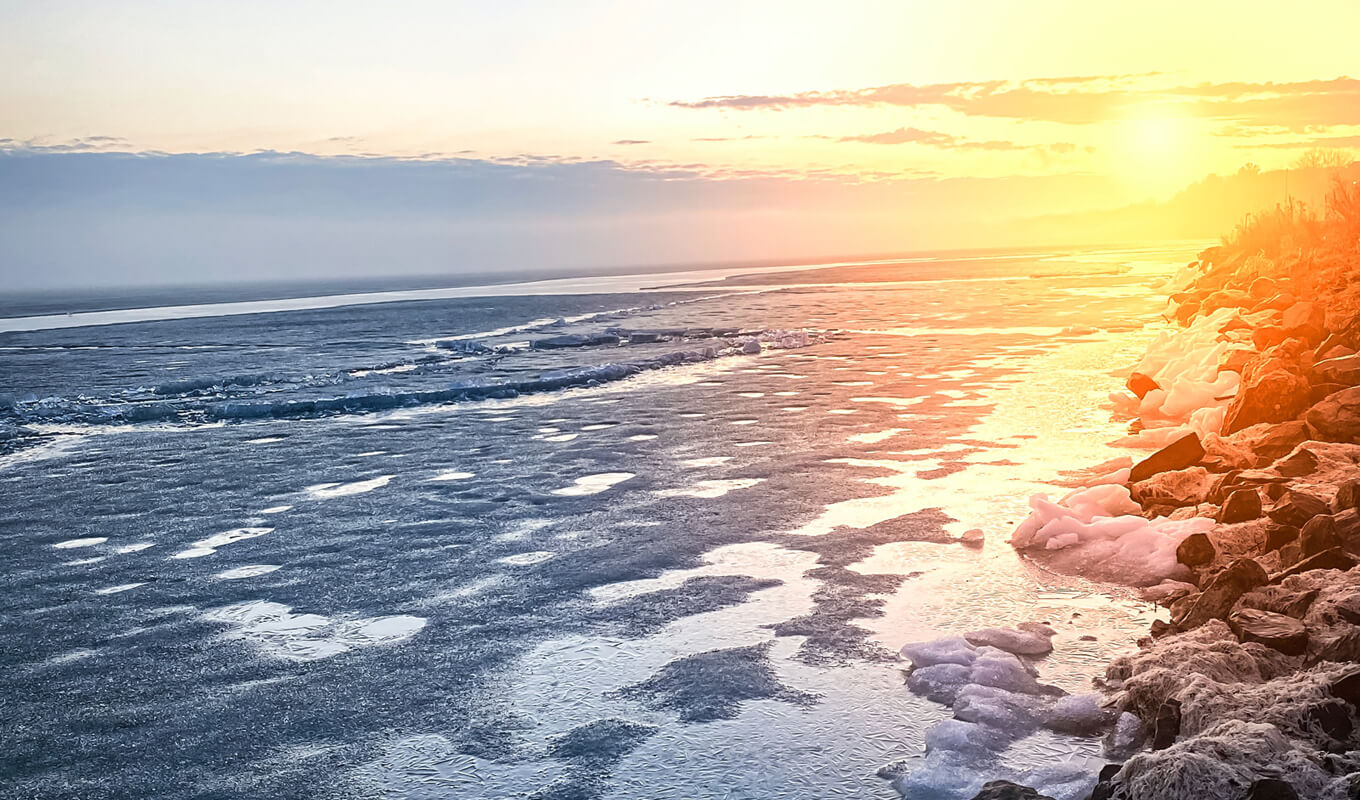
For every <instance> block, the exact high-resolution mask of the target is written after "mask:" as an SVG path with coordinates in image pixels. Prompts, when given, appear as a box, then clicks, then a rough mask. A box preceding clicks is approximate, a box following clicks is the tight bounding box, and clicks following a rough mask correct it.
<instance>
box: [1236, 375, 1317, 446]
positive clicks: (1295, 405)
mask: <svg viewBox="0 0 1360 800" xmlns="http://www.w3.org/2000/svg"><path fill="white" fill-rule="evenodd" d="M1307 407H1308V381H1307V380H1306V379H1304V378H1303V377H1302V376H1301V375H1298V374H1295V373H1293V372H1290V371H1289V370H1286V369H1283V368H1279V369H1275V370H1272V371H1270V372H1268V373H1266V374H1264V375H1259V376H1255V377H1253V378H1252V379H1251V380H1250V381H1247V382H1245V383H1243V385H1242V387H1241V388H1240V389H1238V391H1237V396H1236V397H1234V398H1233V401H1232V404H1231V405H1229V406H1228V415H1227V418H1226V419H1225V421H1224V424H1223V432H1224V433H1228V434H1232V433H1236V432H1238V431H1240V430H1242V429H1243V428H1248V427H1251V426H1252V425H1255V424H1257V423H1260V422H1284V421H1286V420H1291V419H1293V418H1295V417H1297V416H1298V415H1299V414H1300V413H1302V412H1303V410H1304V409H1306V408H1307Z"/></svg>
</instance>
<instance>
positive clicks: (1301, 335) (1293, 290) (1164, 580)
mask: <svg viewBox="0 0 1360 800" xmlns="http://www.w3.org/2000/svg"><path fill="white" fill-rule="evenodd" d="M1342 192H1343V194H1345V193H1346V192H1345V190H1344V189H1343V190H1342ZM1352 192H1353V190H1352ZM1352 210H1354V209H1353V207H1352ZM1281 215H1282V212H1281V211H1277V212H1276V215H1275V219H1274V220H1273V221H1278V219H1279V218H1280V217H1281ZM1267 217H1268V215H1262V216H1261V217H1260V218H1258V220H1257V222H1256V224H1257V227H1262V226H1263V224H1262V220H1265V221H1272V220H1270V219H1267ZM1295 219H1296V218H1295V214H1294V211H1293V209H1290V211H1289V220H1290V221H1293V220H1295ZM1313 224H1314V226H1315V228H1317V229H1319V230H1320V229H1321V228H1322V226H1321V224H1320V223H1317V222H1316V220H1314V222H1313ZM1332 225H1333V228H1339V229H1341V232H1342V234H1343V236H1342V237H1341V238H1340V244H1339V245H1338V239H1337V238H1336V237H1332V238H1330V239H1326V240H1318V241H1314V242H1311V243H1302V244H1301V243H1299V242H1296V241H1293V240H1290V239H1289V238H1288V236H1289V235H1290V234H1291V233H1296V231H1282V230H1280V229H1276V230H1274V231H1271V232H1270V233H1271V235H1273V236H1274V242H1273V243H1274V244H1275V245H1277V246H1276V247H1274V248H1273V249H1271V250H1270V252H1267V249H1265V248H1260V247H1258V245H1259V243H1260V236H1255V237H1253V236H1252V235H1251V234H1259V233H1260V231H1259V230H1256V231H1254V230H1250V227H1251V226H1250V225H1248V226H1246V227H1247V228H1249V229H1248V230H1245V231H1239V233H1238V235H1237V236H1236V237H1235V239H1236V240H1235V241H1233V242H1231V243H1229V244H1225V245H1223V246H1219V247H1213V248H1210V249H1208V250H1206V251H1204V252H1203V253H1201V254H1200V256H1199V258H1198V259H1197V260H1196V261H1194V262H1192V263H1191V264H1189V265H1187V266H1186V267H1185V268H1183V269H1182V270H1181V271H1180V273H1179V274H1178V275H1177V276H1176V278H1174V279H1173V282H1172V284H1170V286H1171V287H1173V289H1174V290H1173V291H1172V292H1171V293H1170V298H1169V300H1170V302H1169V309H1168V313H1167V321H1168V323H1170V324H1171V325H1172V326H1174V327H1173V328H1172V329H1170V330H1168V331H1166V332H1164V333H1163V334H1161V335H1159V336H1158V337H1157V338H1156V339H1155V340H1154V341H1153V342H1152V344H1151V345H1150V346H1149V348H1148V352H1147V355H1146V356H1145V358H1144V359H1143V361H1142V363H1140V364H1139V365H1138V367H1137V369H1136V370H1135V371H1134V372H1132V374H1130V375H1129V376H1128V380H1127V391H1121V392H1117V393H1115V394H1112V395H1111V401H1112V403H1113V405H1114V406H1115V408H1116V410H1117V411H1119V412H1122V413H1124V414H1126V415H1127V416H1128V417H1129V418H1130V420H1131V425H1130V434H1129V437H1128V439H1127V440H1126V441H1125V442H1124V443H1125V444H1128V445H1130V446H1134V447H1143V448H1146V449H1149V450H1151V449H1153V448H1155V452H1152V454H1151V455H1149V456H1147V457H1146V458H1143V459H1141V460H1139V461H1138V462H1137V463H1134V460H1133V459H1132V458H1129V459H1121V460H1120V461H1119V462H1111V463H1109V464H1105V465H1101V466H1100V467H1098V468H1096V469H1095V470H1093V473H1094V474H1099V475H1100V476H1101V477H1099V478H1096V479H1094V480H1091V481H1089V482H1088V483H1087V484H1086V485H1084V486H1082V487H1080V488H1078V489H1077V490H1075V491H1074V492H1072V493H1071V494H1070V495H1068V496H1067V497H1064V498H1062V499H1060V500H1057V501H1050V500H1049V499H1048V498H1046V497H1043V496H1036V497H1035V498H1033V499H1032V500H1031V504H1030V505H1031V508H1032V512H1031V514H1030V516H1029V518H1028V519H1026V520H1025V521H1024V522H1023V523H1022V524H1021V525H1020V526H1019V528H1018V529H1017V530H1016V531H1015V533H1014V535H1013V537H1012V544H1013V545H1014V546H1015V547H1016V548H1017V549H1021V550H1024V551H1026V552H1027V553H1029V554H1030V555H1032V557H1033V558H1034V559H1035V560H1036V561H1038V562H1040V563H1044V564H1046V565H1048V566H1050V567H1052V568H1054V569H1057V570H1059V571H1066V572H1072V573H1079V574H1084V575H1088V576H1091V577H1098V578H1101V579H1104V580H1109V581H1115V582H1120V583H1125V584H1130V585H1133V586H1136V587H1140V592H1141V594H1142V596H1143V598H1144V599H1146V600H1148V601H1151V602H1156V603H1157V604H1159V605H1161V606H1165V607H1166V608H1167V610H1168V615H1169V621H1166V620H1158V621H1157V622H1156V623H1154V624H1153V626H1152V629H1151V630H1150V631H1149V635H1148V636H1146V637H1144V638H1143V639H1141V640H1139V642H1138V650H1137V651H1136V652H1134V653H1131V654H1128V655H1125V656H1122V657H1120V658H1117V659H1115V660H1114V661H1113V662H1112V663H1111V664H1110V665H1109V666H1108V669H1107V672H1106V675H1105V677H1104V679H1103V680H1100V681H1098V682H1097V684H1098V685H1097V686H1096V687H1095V690H1096V691H1095V692H1093V693H1092V694H1091V695H1068V696H1064V697H1053V696H1050V695H1049V693H1048V692H1047V690H1048V689H1050V688H1051V687H1044V686H1043V685H1042V684H1039V683H1038V682H1037V680H1036V678H1037V676H1038V670H1037V661H1038V659H1040V658H1042V656H1043V655H1044V654H1046V653H1047V652H1048V650H1049V649H1051V647H1048V646H1047V645H1048V642H1047V636H1046V635H1045V631H1044V629H1043V626H1041V625H1040V626H1036V625H1034V624H1029V625H1022V626H1020V627H1019V628H1017V629H1002V630H1001V631H991V632H988V631H980V632H974V633H971V634H967V635H966V636H965V637H963V638H960V639H942V640H937V641H935V642H927V643H915V644H909V645H907V646H906V647H904V648H903V651H902V655H903V657H904V658H905V659H907V660H908V661H910V662H911V666H910V668H909V670H908V679H907V681H908V688H909V689H911V690H912V691H914V692H916V693H918V694H922V695H924V696H926V697H929V698H930V699H933V700H937V701H938V702H942V703H946V704H950V705H952V707H953V709H954V719H953V720H949V721H947V722H946V723H942V724H941V725H940V726H938V727H937V729H936V730H937V731H940V730H941V729H945V730H943V731H942V732H941V733H936V734H935V735H934V737H933V739H932V738H930V737H928V752H927V758H926V767H925V768H924V769H923V770H921V771H918V772H917V773H915V775H916V780H915V782H913V778H912V776H910V775H908V776H905V777H899V778H898V782H897V786H898V788H899V790H900V791H901V792H902V793H903V795H904V796H906V797H908V798H912V797H915V796H929V792H928V791H925V790H926V789H927V788H929V789H930V790H934V789H940V788H950V787H948V786H947V783H948V780H947V777H948V775H949V774H951V770H953V771H954V772H957V771H958V770H957V768H958V767H960V766H961V765H964V764H968V763H970V762H969V759H970V757H971V756H973V755H976V754H977V753H979V752H983V751H985V752H990V753H992V754H996V753H999V752H1001V751H1002V750H1004V748H1005V747H1006V746H1007V745H1008V743H1009V742H1010V741H1013V740H1015V739H1017V738H1020V737H1023V736H1025V735H1028V734H1029V733H1031V732H1034V731H1037V730H1039V729H1041V728H1047V729H1049V730H1053V731H1058V732H1069V733H1077V734H1080V735H1088V736H1093V735H1100V732H1102V731H1103V732H1105V735H1106V739H1105V748H1104V752H1105V754H1106V757H1107V758H1108V759H1109V761H1110V763H1109V764H1108V765H1107V766H1106V767H1105V769H1104V770H1102V771H1101V772H1100V774H1099V776H1098V778H1097V777H1094V776H1091V775H1090V774H1089V772H1088V773H1086V775H1085V776H1084V777H1083V776H1078V775H1071V774H1065V773H1064V772H1063V771H1062V770H1061V769H1059V768H1056V767H1055V768H1053V769H1048V770H1045V769H1038V770H1031V771H1030V773H1027V774H1020V775H1009V776H1007V777H1010V778H1012V779H1014V780H1015V781H1016V783H1012V782H1010V781H993V782H991V783H988V784H986V785H985V786H983V787H982V790H981V792H980V793H977V794H976V795H975V800H1005V799H1006V798H1045V797H1054V796H1056V797H1058V798H1059V800H1082V799H1083V798H1089V800H1179V799H1180V798H1195V800H1206V799H1208V798H1214V799H1215V800H1219V799H1221V800H1280V799H1283V800H1287V799H1288V798H1303V799H1304V800H1342V798H1360V569H1358V568H1357V566H1358V565H1360V352H1358V351H1360V313H1357V312H1356V311H1354V310H1349V311H1348V310H1347V309H1348V308H1349V307H1350V306H1351V305H1352V304H1351V303H1349V302H1347V300H1348V298H1349V294H1348V292H1349V282H1350V279H1351V277H1350V276H1351V275H1352V274H1354V273H1356V272H1360V268H1357V267H1356V265H1357V264H1360V260H1357V259H1355V257H1354V256H1355V255H1356V252H1357V245H1356V241H1357V238H1356V237H1355V235H1354V231H1355V228H1356V223H1355V220H1353V219H1351V220H1348V219H1346V218H1345V217H1341V218H1339V219H1337V220H1335V221H1333V223H1332ZM1048 635H1051V631H1049V632H1048ZM1001 730H1004V731H1006V735H1005V736H1003V737H1001V738H1000V740H998V741H995V742H992V741H990V740H989V736H991V735H992V734H993V733H994V732H995V731H1001ZM932 760H933V761H934V763H932ZM971 763H972V764H974V765H976V764H977V763H978V762H977V761H973V762H971ZM1021 784H1023V785H1021ZM1029 786H1034V787H1038V791H1036V790H1035V789H1030V788H1027V787H1029ZM913 790H915V791H916V794H913ZM952 790H953V791H954V793H955V795H956V796H959V797H968V796H971V795H970V794H969V793H970V792H973V791H976V787H975V785H965V784H962V783H960V784H956V785H954V786H953V787H952ZM940 796H946V795H945V794H941V795H940Z"/></svg>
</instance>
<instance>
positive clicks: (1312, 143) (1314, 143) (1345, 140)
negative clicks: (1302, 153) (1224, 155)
mask: <svg viewBox="0 0 1360 800" xmlns="http://www.w3.org/2000/svg"><path fill="white" fill-rule="evenodd" d="M1237 147H1241V148H1257V147H1269V148H1272V149H1279V150H1294V149H1300V150H1301V149H1304V148H1309V147H1326V148H1339V149H1346V148H1351V147H1360V135H1357V136H1315V137H1312V138H1309V139H1291V140H1289V141H1284V142H1249V143H1247V144H1239V145H1237Z"/></svg>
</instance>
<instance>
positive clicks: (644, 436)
mask: <svg viewBox="0 0 1360 800" xmlns="http://www.w3.org/2000/svg"><path fill="white" fill-rule="evenodd" d="M655 438H656V434H655V433H637V434H634V435H632V436H629V437H628V441H630V442H650V441H651V440H653V439H655Z"/></svg>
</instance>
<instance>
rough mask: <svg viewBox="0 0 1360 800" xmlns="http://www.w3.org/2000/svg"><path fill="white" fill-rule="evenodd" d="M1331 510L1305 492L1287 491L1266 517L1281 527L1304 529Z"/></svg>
mask: <svg viewBox="0 0 1360 800" xmlns="http://www.w3.org/2000/svg"><path fill="white" fill-rule="evenodd" d="M1329 510H1330V509H1329V508H1328V507H1327V504H1326V503H1324V502H1322V501H1321V500H1319V499H1317V498H1316V497H1314V496H1312V495H1311V494H1304V493H1303V492H1296V491H1293V490H1292V489H1286V490H1285V492H1284V494H1283V495H1281V497H1280V498H1279V499H1278V500H1276V501H1275V505H1273V506H1271V507H1270V510H1269V511H1267V512H1266V516H1268V517H1270V518H1271V519H1272V520H1274V521H1276V522H1278V523H1280V524H1281V525H1293V526H1294V527H1295V528H1302V527H1303V526H1304V525H1305V524H1307V522H1308V520H1310V519H1312V518H1313V517H1316V516H1317V515H1319V514H1326V513H1327V512H1328V511H1329Z"/></svg>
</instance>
